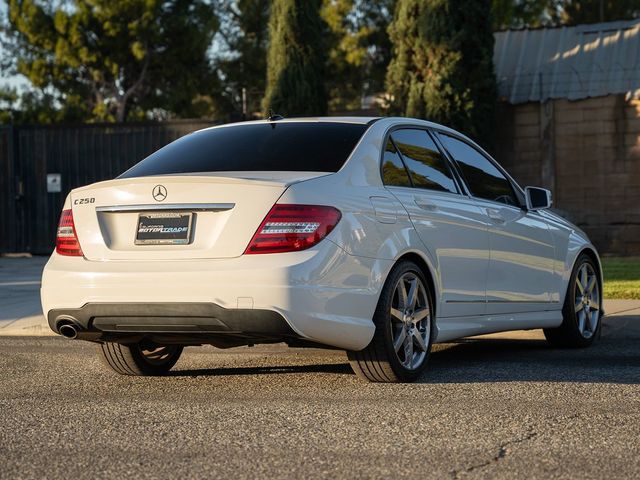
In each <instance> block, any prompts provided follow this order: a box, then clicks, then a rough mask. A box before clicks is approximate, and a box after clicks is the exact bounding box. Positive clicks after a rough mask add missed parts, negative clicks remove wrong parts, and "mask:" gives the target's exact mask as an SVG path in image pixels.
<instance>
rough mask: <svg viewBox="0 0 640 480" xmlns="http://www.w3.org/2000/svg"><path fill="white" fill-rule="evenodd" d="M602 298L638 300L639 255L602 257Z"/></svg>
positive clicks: (639, 285)
mask: <svg viewBox="0 0 640 480" xmlns="http://www.w3.org/2000/svg"><path fill="white" fill-rule="evenodd" d="M602 270H603V272H604V298H625V299H634V300H640V257H604V258H603V259H602Z"/></svg>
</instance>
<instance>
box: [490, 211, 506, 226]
mask: <svg viewBox="0 0 640 480" xmlns="http://www.w3.org/2000/svg"><path fill="white" fill-rule="evenodd" d="M487 216H488V217H489V218H490V219H491V220H492V221H493V223H496V224H498V225H504V224H505V223H506V220H505V219H504V217H503V216H502V215H501V214H500V210H494V209H492V208H487Z"/></svg>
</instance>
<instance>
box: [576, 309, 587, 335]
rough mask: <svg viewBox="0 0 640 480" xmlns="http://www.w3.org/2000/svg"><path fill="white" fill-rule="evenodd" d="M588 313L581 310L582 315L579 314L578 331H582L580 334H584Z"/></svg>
mask: <svg viewBox="0 0 640 480" xmlns="http://www.w3.org/2000/svg"><path fill="white" fill-rule="evenodd" d="M586 316H587V315H586V312H585V311H584V310H581V311H580V313H578V330H580V333H584V327H585V325H584V324H585V319H586V318H585V317H586Z"/></svg>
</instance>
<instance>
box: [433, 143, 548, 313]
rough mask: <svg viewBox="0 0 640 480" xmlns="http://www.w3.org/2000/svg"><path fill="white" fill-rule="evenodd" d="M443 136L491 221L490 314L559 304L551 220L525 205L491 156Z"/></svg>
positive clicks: (471, 189) (446, 145) (524, 310)
mask: <svg viewBox="0 0 640 480" xmlns="http://www.w3.org/2000/svg"><path fill="white" fill-rule="evenodd" d="M440 138H441V140H442V142H443V144H444V146H445V148H446V149H447V151H448V152H449V153H450V154H451V156H452V157H453V159H454V160H455V161H456V163H457V165H458V166H459V168H460V171H461V173H462V176H463V177H464V179H465V183H466V184H467V186H468V188H469V190H470V193H471V194H472V195H473V197H474V199H475V200H476V202H477V205H478V207H479V208H480V209H481V210H482V211H483V212H484V213H485V214H486V216H487V218H488V219H489V222H490V225H491V226H490V229H489V231H490V245H491V261H490V263H489V272H488V275H487V314H500V313H517V312H534V311H542V310H549V309H553V308H555V306H553V305H552V299H553V294H554V293H556V290H557V287H558V285H557V282H556V280H555V277H554V262H555V255H554V254H555V248H554V244H553V238H552V235H551V232H550V231H549V228H548V225H547V223H546V222H545V221H544V219H543V218H542V217H540V216H539V214H537V213H536V212H528V211H526V209H524V208H522V206H521V203H522V199H521V198H519V196H518V195H517V194H516V190H515V188H514V186H513V185H512V184H511V182H510V180H509V179H507V177H506V176H505V174H504V173H503V172H501V171H500V169H499V168H498V167H497V166H496V165H495V164H494V163H493V162H492V161H491V160H490V159H488V158H487V157H485V156H484V155H483V154H482V153H481V152H479V151H478V150H476V149H475V148H473V147H472V146H471V145H469V144H467V143H466V142H464V141H462V140H461V139H457V138H454V137H451V136H447V135H442V134H441V135H440Z"/></svg>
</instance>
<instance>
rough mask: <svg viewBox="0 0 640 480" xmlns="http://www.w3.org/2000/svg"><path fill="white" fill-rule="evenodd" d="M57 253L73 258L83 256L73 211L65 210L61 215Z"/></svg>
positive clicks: (57, 237) (57, 236)
mask: <svg viewBox="0 0 640 480" xmlns="http://www.w3.org/2000/svg"><path fill="white" fill-rule="evenodd" d="M56 252H57V253H58V254H60V255H67V256H71V257H81V256H82V249H81V248H80V242H78V236H77V235H76V226H75V225H74V224H73V212H72V211H71V210H63V211H62V215H60V223H59V224H58V234H57V235H56Z"/></svg>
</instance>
